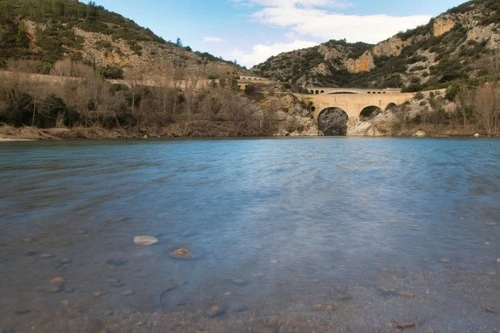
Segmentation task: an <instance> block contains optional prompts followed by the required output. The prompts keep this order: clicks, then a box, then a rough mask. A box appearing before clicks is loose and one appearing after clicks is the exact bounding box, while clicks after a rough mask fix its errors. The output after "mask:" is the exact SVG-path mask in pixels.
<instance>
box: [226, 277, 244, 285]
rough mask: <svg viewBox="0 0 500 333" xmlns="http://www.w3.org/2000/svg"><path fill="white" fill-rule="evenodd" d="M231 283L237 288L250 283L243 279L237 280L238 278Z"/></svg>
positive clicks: (232, 279)
mask: <svg viewBox="0 0 500 333" xmlns="http://www.w3.org/2000/svg"><path fill="white" fill-rule="evenodd" d="M230 281H231V282H232V283H233V284H235V285H237V286H244V285H246V284H247V283H248V282H247V281H245V280H243V279H236V278H231V279H230Z"/></svg>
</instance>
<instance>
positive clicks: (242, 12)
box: [82, 0, 465, 68]
mask: <svg viewBox="0 0 500 333" xmlns="http://www.w3.org/2000/svg"><path fill="white" fill-rule="evenodd" d="M82 2H83V1H82ZM95 2H96V4H97V5H101V6H103V7H105V8H106V9H108V10H110V11H114V12H117V13H119V14H121V15H123V16H125V17H126V18H129V19H132V20H134V21H135V22H136V23H137V24H139V25H140V26H142V27H145V28H149V29H151V30H152V31H153V32H154V33H155V34H157V35H158V36H160V37H163V38H164V39H165V40H167V41H172V42H174V43H175V42H176V41H177V38H180V40H181V41H182V44H183V45H184V46H189V47H191V48H192V49H193V50H194V51H200V52H209V53H211V54H213V55H214V56H217V57H222V58H223V59H225V60H230V61H236V62H237V63H238V64H240V65H243V66H246V67H247V68H250V67H252V66H253V65H256V64H258V63H261V62H263V61H265V60H266V59H268V58H269V57H271V56H273V55H277V54H279V53H281V52H287V51H292V50H296V49H300V48H305V47H311V46H314V45H318V44H321V43H324V42H326V41H328V40H330V39H346V41H347V42H366V43H377V42H380V41H383V40H385V39H387V38H389V37H391V36H393V35H395V34H396V33H398V32H400V31H406V30H407V29H412V28H415V27H417V26H419V25H422V24H426V23H428V22H429V20H430V19H431V18H432V17H435V16H437V15H439V14H441V13H443V12H445V11H446V10H448V9H450V8H452V7H455V6H458V5H460V4H461V3H464V2H465V0H418V1H409V0H140V1H137V0H96V1H95Z"/></svg>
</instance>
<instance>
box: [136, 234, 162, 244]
mask: <svg viewBox="0 0 500 333" xmlns="http://www.w3.org/2000/svg"><path fill="white" fill-rule="evenodd" d="M157 242H158V238H156V237H154V236H147V235H139V236H135V237H134V243H135V244H137V245H142V246H150V245H153V244H155V243H157Z"/></svg>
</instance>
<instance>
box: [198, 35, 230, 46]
mask: <svg viewBox="0 0 500 333" xmlns="http://www.w3.org/2000/svg"><path fill="white" fill-rule="evenodd" d="M203 43H205V44H220V43H227V42H226V41H225V40H224V39H222V38H220V37H213V36H205V37H203Z"/></svg>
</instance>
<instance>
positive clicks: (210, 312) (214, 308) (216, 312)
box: [205, 304, 226, 318]
mask: <svg viewBox="0 0 500 333" xmlns="http://www.w3.org/2000/svg"><path fill="white" fill-rule="evenodd" d="M224 312H226V307H225V306H221V305H219V304H211V305H210V306H209V307H208V309H207V310H206V311H205V314H206V315H207V316H208V317H210V318H215V317H218V316H221V315H223V314H224Z"/></svg>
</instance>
